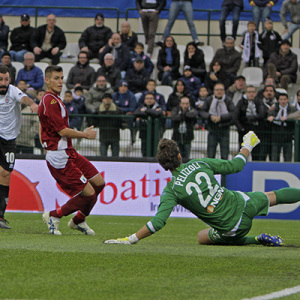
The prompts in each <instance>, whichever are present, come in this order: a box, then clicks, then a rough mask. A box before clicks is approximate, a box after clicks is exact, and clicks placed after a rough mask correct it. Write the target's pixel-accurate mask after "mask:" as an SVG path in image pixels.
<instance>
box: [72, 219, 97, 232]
mask: <svg viewBox="0 0 300 300" xmlns="http://www.w3.org/2000/svg"><path fill="white" fill-rule="evenodd" d="M68 226H69V228H71V229H75V230H79V231H81V232H83V233H84V234H86V235H95V231H94V230H93V229H91V228H90V227H89V225H88V224H86V222H82V223H79V224H77V225H76V224H75V223H74V221H73V219H71V220H70V221H69V223H68Z"/></svg>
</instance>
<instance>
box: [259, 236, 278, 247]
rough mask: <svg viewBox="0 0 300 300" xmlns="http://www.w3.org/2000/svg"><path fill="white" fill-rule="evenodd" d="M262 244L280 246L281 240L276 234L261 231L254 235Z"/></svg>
mask: <svg viewBox="0 0 300 300" xmlns="http://www.w3.org/2000/svg"><path fill="white" fill-rule="evenodd" d="M255 239H256V240H257V241H259V242H260V243H261V244H262V245H264V246H273V247H280V246H282V245H283V240H282V239H281V237H280V236H278V235H270V234H268V233H262V234H260V235H258V236H256V237H255Z"/></svg>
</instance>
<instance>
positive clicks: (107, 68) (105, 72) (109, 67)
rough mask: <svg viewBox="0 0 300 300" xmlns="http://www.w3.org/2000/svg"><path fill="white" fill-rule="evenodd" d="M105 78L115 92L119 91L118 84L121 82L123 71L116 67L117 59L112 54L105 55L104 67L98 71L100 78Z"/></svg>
mask: <svg viewBox="0 0 300 300" xmlns="http://www.w3.org/2000/svg"><path fill="white" fill-rule="evenodd" d="M101 75H102V76H105V78H106V80H107V82H108V83H110V86H111V87H112V89H113V90H114V91H116V90H117V89H118V87H117V85H118V82H119V81H120V80H121V71H120V69H119V68H118V67H116V66H115V58H114V56H113V55H112V54H111V53H106V54H105V55H104V61H103V64H102V66H101V67H100V68H99V69H98V71H97V75H96V77H98V76H101Z"/></svg>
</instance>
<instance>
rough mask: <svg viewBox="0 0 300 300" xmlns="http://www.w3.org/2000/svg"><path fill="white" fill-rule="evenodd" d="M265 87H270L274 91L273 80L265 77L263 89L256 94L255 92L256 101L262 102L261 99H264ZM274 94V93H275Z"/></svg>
mask: <svg viewBox="0 0 300 300" xmlns="http://www.w3.org/2000/svg"><path fill="white" fill-rule="evenodd" d="M267 85H272V86H273V87H274V90H275V89H276V84H275V80H274V79H273V78H271V77H267V78H266V79H265V81H264V84H263V88H261V89H260V90H259V91H258V92H257V96H256V97H257V98H258V99H260V100H262V99H263V97H264V95H263V94H264V89H265V86H267ZM275 94H276V93H275ZM276 98H278V97H277V95H276Z"/></svg>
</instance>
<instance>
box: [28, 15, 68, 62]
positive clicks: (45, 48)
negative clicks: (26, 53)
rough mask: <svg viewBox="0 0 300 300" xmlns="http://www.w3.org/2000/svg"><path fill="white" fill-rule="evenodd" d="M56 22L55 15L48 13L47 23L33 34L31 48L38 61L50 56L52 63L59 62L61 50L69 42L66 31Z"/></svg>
mask: <svg viewBox="0 0 300 300" xmlns="http://www.w3.org/2000/svg"><path fill="white" fill-rule="evenodd" d="M55 23H56V17H55V15H53V14H50V15H48V16H47V24H45V25H42V26H40V27H38V28H37V30H35V32H34V34H33V35H32V37H31V48H32V49H33V52H34V54H35V60H36V61H40V60H41V59H42V58H44V57H48V58H50V59H51V64H52V65H57V64H59V58H60V55H61V52H60V51H61V50H63V49H64V48H65V47H66V43H67V42H66V37H65V33H64V32H63V31H62V30H61V29H60V28H59V27H57V26H56V25H55Z"/></svg>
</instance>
